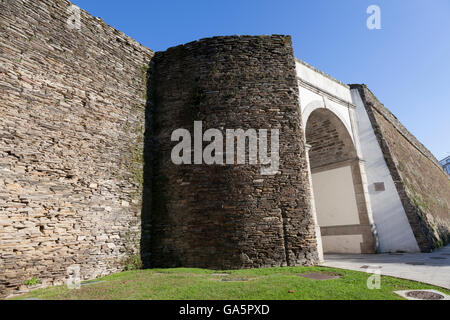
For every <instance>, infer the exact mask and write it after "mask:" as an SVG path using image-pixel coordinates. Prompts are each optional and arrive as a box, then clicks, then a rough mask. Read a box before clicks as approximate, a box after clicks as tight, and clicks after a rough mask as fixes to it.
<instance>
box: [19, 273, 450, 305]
mask: <svg viewBox="0 0 450 320" xmlns="http://www.w3.org/2000/svg"><path fill="white" fill-rule="evenodd" d="M310 272H328V273H330V272H332V273H338V274H340V275H342V278H339V279H333V280H311V279H307V278H303V277H300V276H299V274H303V273H310ZM219 273H220V274H219ZM224 274H226V275H224ZM369 276H370V274H367V273H364V272H355V271H348V270H341V269H333V268H325V267H287V268H269V269H251V270H237V271H211V270H203V269H152V270H138V271H127V272H122V273H118V274H114V275H110V276H107V277H104V278H101V279H97V280H96V281H104V282H101V283H94V284H90V285H86V286H82V288H81V289H79V290H69V289H67V287H66V286H59V287H51V288H46V289H39V290H36V291H32V292H30V293H28V294H25V295H23V296H20V297H16V298H15V299H27V298H38V299H44V300H61V299H63V300H126V299H132V300H184V299H186V300H241V299H248V300H311V299H314V300H316V299H319V300H376V299H383V300H386V299H388V300H394V299H402V298H401V297H399V296H397V295H396V294H394V293H393V291H397V290H408V289H436V290H440V291H441V292H444V293H446V294H450V291H449V290H444V289H441V288H436V287H434V286H431V285H426V284H422V283H418V282H414V281H407V280H401V279H396V278H391V277H384V276H383V277H382V278H381V288H380V289H374V290H369V289H368V288H367V279H368V278H369ZM242 279H247V280H248V281H235V280H242Z"/></svg>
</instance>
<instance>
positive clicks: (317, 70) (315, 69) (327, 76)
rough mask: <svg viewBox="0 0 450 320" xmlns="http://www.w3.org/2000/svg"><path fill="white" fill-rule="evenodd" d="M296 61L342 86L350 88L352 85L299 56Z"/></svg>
mask: <svg viewBox="0 0 450 320" xmlns="http://www.w3.org/2000/svg"><path fill="white" fill-rule="evenodd" d="M295 61H297V62H298V63H300V64H302V65H304V66H305V67H307V68H309V69H311V70H313V71H314V72H317V73H319V74H321V75H322V76H324V77H326V78H328V79H330V80H331V81H334V82H336V83H338V84H340V85H341V86H344V87H346V88H347V89H350V86H349V85H348V84H345V83H343V82H342V81H339V80H337V79H336V78H333V77H332V76H330V75H329V74H327V73H325V72H323V71H321V70H319V69H317V68H316V67H313V66H312V65H310V64H308V63H306V62H305V61H303V60H300V59H299V58H295Z"/></svg>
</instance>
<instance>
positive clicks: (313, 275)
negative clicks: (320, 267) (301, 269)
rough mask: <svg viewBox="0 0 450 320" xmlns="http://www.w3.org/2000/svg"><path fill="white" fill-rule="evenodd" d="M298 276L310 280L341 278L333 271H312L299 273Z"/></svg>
mask: <svg viewBox="0 0 450 320" xmlns="http://www.w3.org/2000/svg"><path fill="white" fill-rule="evenodd" d="M299 276H300V277H303V278H308V279H312V280H332V279H339V278H342V275H341V274H339V273H334V272H313V273H304V274H299Z"/></svg>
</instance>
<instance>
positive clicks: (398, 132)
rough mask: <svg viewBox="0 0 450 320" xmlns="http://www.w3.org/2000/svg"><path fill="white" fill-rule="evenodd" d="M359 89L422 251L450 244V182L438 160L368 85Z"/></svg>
mask: <svg viewBox="0 0 450 320" xmlns="http://www.w3.org/2000/svg"><path fill="white" fill-rule="evenodd" d="M351 87H352V89H358V91H359V93H360V95H361V97H362V99H363V102H364V105H365V107H366V110H367V112H368V115H369V118H370V121H371V122H372V127H373V129H374V132H375V135H376V136H377V140H378V143H379V144H380V147H381V149H382V151H383V155H384V158H385V160H386V164H387V166H388V168H389V170H390V173H391V176H392V178H393V179H394V182H395V185H396V187H397V191H398V193H399V195H400V199H401V201H402V204H403V207H404V209H405V212H406V215H407V217H408V220H409V223H410V225H411V228H412V230H413V233H414V235H415V237H416V239H417V242H418V244H419V247H420V249H421V250H422V251H425V252H427V251H430V250H432V249H434V248H437V247H440V246H443V245H446V244H448V243H449V242H450V218H449V213H450V203H449V195H450V180H449V178H448V176H447V174H446V173H445V172H444V170H443V169H442V167H441V166H440V164H439V162H438V161H437V160H436V158H435V157H434V156H433V155H432V154H431V152H430V151H428V150H427V149H426V148H425V147H424V146H423V145H422V144H421V143H420V142H419V141H418V140H417V139H416V138H415V137H414V136H413V135H412V134H411V133H410V132H409V131H408V130H407V129H406V128H405V127H404V126H403V125H402V124H401V123H400V121H398V119H397V118H396V117H395V116H394V115H393V114H392V113H391V112H390V111H389V110H388V109H387V108H386V107H385V106H384V105H382V104H381V103H380V102H379V101H378V99H377V98H376V97H375V95H374V94H373V93H372V92H371V91H370V90H369V89H368V88H367V87H366V86H365V85H352V86H351Z"/></svg>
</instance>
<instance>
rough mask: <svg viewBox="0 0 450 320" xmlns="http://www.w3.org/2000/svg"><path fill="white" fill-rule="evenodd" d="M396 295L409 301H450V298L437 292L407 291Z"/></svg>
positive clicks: (398, 292)
mask: <svg viewBox="0 0 450 320" xmlns="http://www.w3.org/2000/svg"><path fill="white" fill-rule="evenodd" d="M395 293H396V294H398V295H399V296H402V297H403V298H405V299H408V300H450V296H448V295H446V294H445V293H442V292H439V291H436V290H405V291H395Z"/></svg>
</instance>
